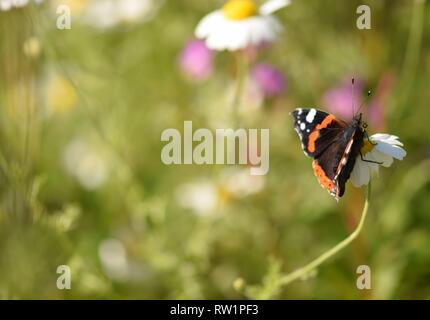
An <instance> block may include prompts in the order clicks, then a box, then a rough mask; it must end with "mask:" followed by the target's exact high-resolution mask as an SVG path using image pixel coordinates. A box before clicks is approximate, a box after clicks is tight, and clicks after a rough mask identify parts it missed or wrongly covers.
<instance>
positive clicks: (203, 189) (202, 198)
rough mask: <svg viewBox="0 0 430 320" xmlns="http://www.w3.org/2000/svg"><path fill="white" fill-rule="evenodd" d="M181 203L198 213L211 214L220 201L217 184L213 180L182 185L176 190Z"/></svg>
mask: <svg viewBox="0 0 430 320" xmlns="http://www.w3.org/2000/svg"><path fill="white" fill-rule="evenodd" d="M175 197H176V199H177V201H178V203H179V205H180V206H181V207H183V208H186V209H191V210H193V211H194V212H195V213H196V214H198V215H209V214H211V213H213V212H214V210H215V209H216V207H217V204H218V203H219V192H218V188H217V186H216V185H215V184H214V183H212V182H211V181H209V180H208V181H206V180H203V181H197V182H192V183H187V184H183V185H180V186H179V187H178V188H177V189H176V192H175Z"/></svg>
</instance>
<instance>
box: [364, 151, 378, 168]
mask: <svg viewBox="0 0 430 320" xmlns="http://www.w3.org/2000/svg"><path fill="white" fill-rule="evenodd" d="M360 157H361V160H362V161H364V162H370V163H376V164H379V165H381V164H383V162H378V161H373V160H366V159H364V158H363V154H362V153H361V152H360Z"/></svg>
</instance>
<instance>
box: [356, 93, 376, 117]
mask: <svg viewBox="0 0 430 320" xmlns="http://www.w3.org/2000/svg"><path fill="white" fill-rule="evenodd" d="M371 95H372V91H370V90H369V91H367V95H366V98H365V99H364V101H363V102H362V103H361V105H360V107H359V108H358V111H357V113H359V112H360V110H361V108H362V107H363V106H364V105H365V104H366V102H367V101H369V97H370V96H371Z"/></svg>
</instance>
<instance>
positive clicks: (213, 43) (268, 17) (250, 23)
mask: <svg viewBox="0 0 430 320" xmlns="http://www.w3.org/2000/svg"><path fill="white" fill-rule="evenodd" d="M289 4H290V1H289V0H269V1H267V2H266V3H265V4H263V5H262V6H261V7H260V8H258V7H257V5H256V4H255V2H254V1H253V0H229V1H227V3H226V4H225V5H224V6H223V7H222V9H220V10H216V11H213V12H211V13H209V14H208V15H206V16H205V17H204V18H203V19H202V20H201V21H200V22H199V24H198V25H197V28H196V31H195V34H196V36H197V38H200V39H205V40H206V45H207V46H208V48H210V49H212V50H219V51H222V50H229V51H236V50H240V49H245V48H247V47H251V46H258V45H261V44H263V43H270V42H273V41H275V40H276V38H277V37H278V35H279V33H280V31H281V30H282V27H281V24H280V23H279V21H278V20H277V19H276V18H275V17H274V16H272V13H274V12H275V11H277V10H279V9H281V8H284V7H286V6H287V5H289Z"/></svg>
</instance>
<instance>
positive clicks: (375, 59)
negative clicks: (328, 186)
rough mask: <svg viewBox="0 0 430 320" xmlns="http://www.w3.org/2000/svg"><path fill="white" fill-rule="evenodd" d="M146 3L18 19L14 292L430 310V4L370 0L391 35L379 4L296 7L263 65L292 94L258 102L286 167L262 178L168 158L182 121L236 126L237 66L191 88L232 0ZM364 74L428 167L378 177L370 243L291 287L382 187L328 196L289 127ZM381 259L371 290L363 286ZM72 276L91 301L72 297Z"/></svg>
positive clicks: (45, 11)
mask: <svg viewBox="0 0 430 320" xmlns="http://www.w3.org/2000/svg"><path fill="white" fill-rule="evenodd" d="M142 1H143V2H145V6H144V10H143V11H142V12H141V14H140V15H139V16H138V17H137V18H133V19H128V18H127V19H122V20H121V19H119V18H118V19H119V21H117V20H118V19H117V20H115V19H113V18H112V19H111V20H112V21H111V22H109V23H107V22H106V21H108V20H106V19H109V18H110V17H108V16H106V15H105V14H104V13H103V14H102V13H99V14H98V16H97V11H96V15H95V16H94V8H93V9H91V5H92V4H94V2H95V1H89V0H88V1H85V0H71V1H61V2H59V3H63V4H68V5H70V8H71V13H72V29H71V30H58V29H57V28H56V19H57V16H58V15H57V14H56V8H57V5H58V3H55V2H49V1H44V3H43V4H41V5H39V6H36V5H29V6H26V7H25V8H21V9H12V10H9V11H5V12H0V57H1V67H0V113H1V114H0V298H3V299H22V298H36V299H39V298H40V299H46V298H47V299H76V298H84V299H94V298H102V299H106V298H109V299H124V298H133V299H177V298H181V299H209V298H212V299H232V298H247V297H250V298H275V299H332V298H334V299H414V298H418V299H428V298H430V267H429V266H430V230H429V224H430V200H429V197H430V181H429V179H430V159H429V157H430V143H429V142H430V141H429V134H430V129H429V122H428V121H429V106H428V101H429V100H430V90H428V84H429V80H430V79H429V77H430V73H429V71H430V50H429V49H430V47H429V40H430V32H429V31H430V19H429V17H430V11H429V8H428V4H426V3H425V1H422V0H421V1H420V0H417V1H406V0H402V1H401V0H396V1H393V0H385V1H384V0H368V1H366V3H365V4H367V5H369V6H370V8H371V10H372V11H371V12H372V29H371V30H359V29H357V27H356V19H357V17H358V15H357V13H356V8H357V7H358V5H360V4H363V3H362V1H348V2H346V1H343V0H325V1H316V0H312V1H300V0H296V1H294V0H293V3H292V5H291V6H289V7H287V8H285V9H283V10H281V11H279V12H277V13H276V16H277V17H278V18H279V20H280V22H281V23H282V25H283V26H284V29H285V30H284V32H283V33H282V35H281V36H280V38H279V39H278V41H277V42H276V43H274V44H273V45H272V46H270V47H268V48H265V49H262V50H261V51H258V52H257V53H256V56H254V57H253V58H252V59H251V62H250V64H251V66H250V67H252V64H256V63H259V62H264V63H270V64H272V65H275V66H276V68H277V69H278V70H279V71H280V72H282V74H283V75H284V76H285V78H286V80H287V87H286V89H285V90H284V91H283V92H282V93H280V94H279V95H277V96H276V97H272V98H268V99H263V100H261V99H260V101H259V102H258V103H256V102H255V98H254V97H253V96H252V94H250V95H249V96H247V97H244V98H243V101H244V102H243V108H244V110H242V122H243V126H245V127H250V128H269V129H270V171H269V173H268V175H266V176H261V177H251V176H249V169H248V168H246V167H244V166H229V165H225V166H223V165H214V166H209V165H207V166H198V165H179V166H166V165H164V164H163V163H162V162H161V161H160V152H161V149H162V147H163V146H164V144H165V143H163V142H161V141H160V135H161V132H162V131H163V130H164V129H166V128H178V129H179V130H180V131H181V132H182V127H183V122H184V121H185V120H192V121H193V126H194V128H199V127H202V128H211V129H215V128H228V127H230V126H231V122H230V121H229V112H228V110H227V109H226V107H225V106H226V105H227V101H228V95H229V91H231V90H230V88H231V87H232V86H234V57H233V55H232V54H231V53H228V52H219V53H216V54H214V69H213V72H212V73H211V75H210V76H209V77H208V78H207V79H205V80H204V81H192V80H190V79H189V77H187V76H186V75H184V72H183V71H182V70H181V68H180V67H179V65H178V60H179V56H180V53H181V51H182V50H183V48H184V46H185V44H186V43H187V41H189V40H190V39H192V38H193V34H194V29H195V27H196V25H197V23H198V22H199V20H200V19H201V18H202V17H203V16H204V15H205V14H207V13H208V12H210V11H212V10H215V9H216V8H218V7H220V6H221V5H222V4H223V2H222V1H216V0H211V1H200V0H166V1H159V0H142ZM91 10H92V11H91ZM88 12H92V13H93V16H91V15H90V16H91V18H90V19H89V20H88V19H85V17H86V16H88ZM94 17H98V18H99V19H100V21H95V20H97V18H94ZM351 75H354V76H356V77H357V78H359V79H360V81H361V83H362V90H363V92H365V91H366V90H368V89H372V90H374V92H375V96H376V97H379V100H378V102H379V106H378V107H379V108H381V110H383V117H382V118H379V120H378V121H375V123H374V124H373V126H372V121H369V129H368V130H369V132H370V133H371V134H372V133H375V132H388V133H391V134H395V135H398V136H399V137H400V139H401V141H402V142H404V144H405V149H406V150H407V152H408V155H407V157H406V158H405V160H403V161H401V162H399V161H396V162H395V163H394V164H393V166H392V167H391V168H388V169H387V168H383V169H382V170H381V174H380V176H379V178H377V179H374V180H373V192H372V200H371V205H370V211H369V217H368V220H367V221H366V224H365V227H364V231H363V233H362V234H361V235H360V237H359V238H358V239H357V240H356V241H355V242H354V243H353V244H352V245H351V246H350V247H348V248H347V249H345V250H344V251H342V252H341V253H340V254H338V255H337V256H336V257H335V258H334V259H331V260H329V261H327V262H326V263H325V264H323V265H322V266H321V267H320V268H319V270H318V273H317V274H315V275H314V276H313V277H311V278H309V279H307V280H305V281H297V282H294V283H292V284H291V285H289V286H287V287H282V288H280V287H279V286H278V281H279V278H280V277H281V276H282V275H283V274H286V273H288V272H290V271H292V270H294V269H296V268H298V267H300V266H302V265H304V264H305V263H307V262H309V261H310V260H312V259H313V258H315V257H316V256H318V255H319V254H321V253H322V252H324V251H325V250H327V249H328V248H330V247H332V246H333V245H335V244H336V243H338V242H339V241H341V240H342V239H343V238H345V237H346V236H347V235H348V234H349V233H350V232H351V231H352V230H353V229H354V227H355V225H356V223H357V221H358V219H359V216H360V213H361V210H362V207H363V198H364V196H363V194H364V190H360V189H354V188H353V187H352V186H351V185H350V184H348V185H347V192H346V195H345V196H344V197H343V198H342V200H341V201H340V202H339V203H338V204H337V203H336V201H335V200H334V199H333V198H332V197H330V196H329V195H328V194H327V192H326V191H324V190H323V189H321V187H320V186H319V185H318V183H317V181H316V179H315V177H314V175H313V172H312V169H311V160H310V159H308V158H306V157H305V156H304V155H303V153H302V150H301V148H300V143H299V140H298V138H297V135H296V133H295V132H294V130H293V127H292V120H291V118H290V116H289V115H288V113H289V112H290V111H291V110H293V109H294V108H296V107H298V106H321V107H320V108H323V109H324V108H325V107H328V106H326V105H325V104H324V98H323V97H324V95H325V94H326V92H328V91H329V90H330V89H331V88H333V87H336V86H337V85H339V83H342V81H344V80H345V79H348V78H350V77H351ZM387 77H388V78H389V79H390V81H389V82H390V86H389V88H388V89H386V87H384V86H383V85H381V83H382V84H383V83H385V82H383V80H381V79H387ZM384 88H385V89H384ZM250 91H252V90H250ZM381 91H383V92H382V93H381ZM226 96H227V97H226ZM370 120H371V119H370ZM362 264H365V265H369V266H370V268H371V270H372V289H371V290H358V289H357V287H356V279H357V274H356V269H357V266H359V265H362ZM59 265H68V266H70V268H71V272H72V282H71V290H59V289H57V287H56V281H57V277H58V276H59V275H58V274H57V273H56V270H57V267H58V266H59ZM240 279H242V280H240ZM243 285H252V286H253V290H251V292H252V295H251V296H244V295H243V294H242V292H241V290H240V289H241V287H242V286H243ZM238 289H239V290H238Z"/></svg>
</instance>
